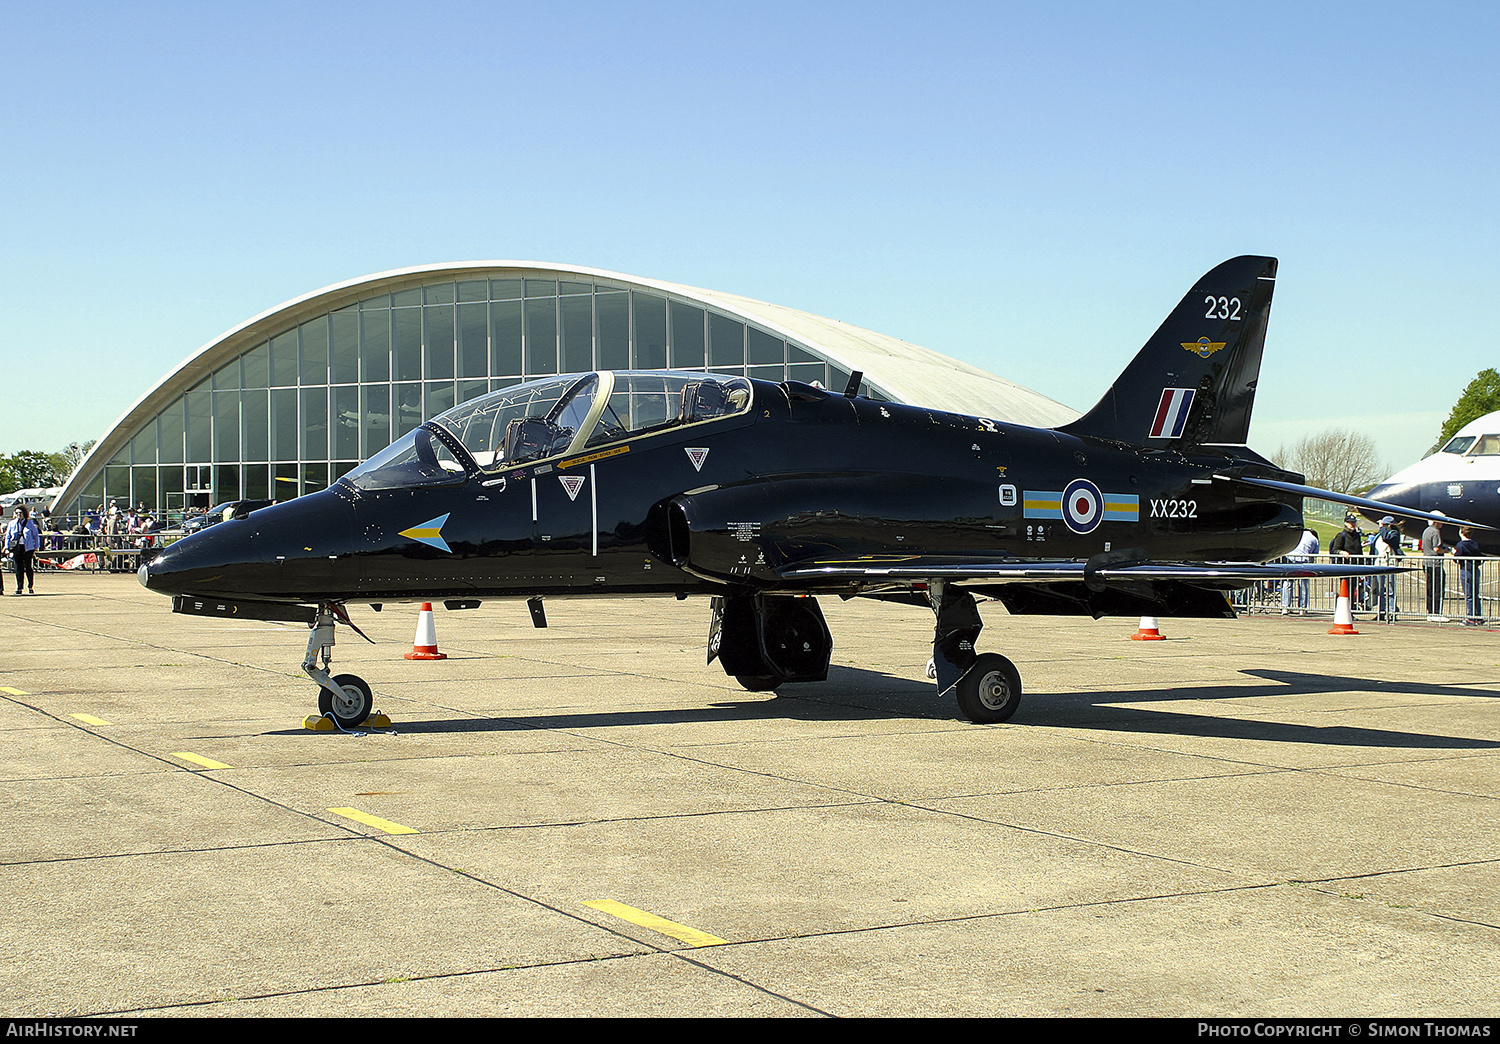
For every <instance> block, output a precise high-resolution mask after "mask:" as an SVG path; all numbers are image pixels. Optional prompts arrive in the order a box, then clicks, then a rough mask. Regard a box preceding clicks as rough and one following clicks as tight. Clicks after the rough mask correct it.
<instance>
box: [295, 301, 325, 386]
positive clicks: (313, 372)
mask: <svg viewBox="0 0 1500 1044" xmlns="http://www.w3.org/2000/svg"><path fill="white" fill-rule="evenodd" d="M299 329H300V330H301V332H302V368H301V370H300V371H299V373H298V380H299V383H301V384H327V383H328V317H327V316H326V315H320V316H318V318H316V319H312V320H310V321H308V322H305V323H303V324H302V325H301V327H299Z"/></svg>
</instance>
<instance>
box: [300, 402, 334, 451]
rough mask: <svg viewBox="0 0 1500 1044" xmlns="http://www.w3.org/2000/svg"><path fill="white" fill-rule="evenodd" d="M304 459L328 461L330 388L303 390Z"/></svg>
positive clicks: (302, 427)
mask: <svg viewBox="0 0 1500 1044" xmlns="http://www.w3.org/2000/svg"><path fill="white" fill-rule="evenodd" d="M301 432H302V440H301V441H302V459H303V460H327V459H328V388H327V387H326V386H324V387H322V388H304V389H302V426H301Z"/></svg>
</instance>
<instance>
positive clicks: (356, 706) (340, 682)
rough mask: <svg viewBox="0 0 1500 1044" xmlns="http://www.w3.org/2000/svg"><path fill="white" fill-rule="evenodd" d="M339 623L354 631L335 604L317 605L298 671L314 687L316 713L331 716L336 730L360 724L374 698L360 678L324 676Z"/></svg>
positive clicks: (371, 705)
mask: <svg viewBox="0 0 1500 1044" xmlns="http://www.w3.org/2000/svg"><path fill="white" fill-rule="evenodd" d="M340 621H342V622H343V623H346V624H348V625H349V626H350V627H354V623H353V621H351V620H350V619H349V614H348V613H346V612H344V608H343V606H341V605H339V604H338V603H337V602H323V603H321V604H319V606H318V615H317V618H316V619H315V620H314V621H313V622H312V625H311V627H312V633H311V634H309V635H308V638H307V655H306V656H304V657H303V659H302V670H303V671H305V672H306V673H307V676H308V677H309V678H311V679H312V680H313V681H315V682H317V683H318V690H319V691H318V711H319V713H321V714H326V715H329V716H331V717H332V718H333V720H334V721H335V722H336V723H337V724H338V726H339V727H340V728H344V729H352V728H354V727H355V726H356V725H361V724H363V723H364V721H365V719H366V718H368V717H369V716H370V712H371V711H372V710H374V708H375V694H374V693H373V692H372V691H371V690H370V686H369V685H368V684H366V683H365V680H364V679H363V678H360V677H357V676H356V675H353V674H338V675H330V674H329V673H328V667H329V664H330V662H331V661H332V660H333V643H334V637H333V630H334V625H335V624H336V623H339V622H340ZM354 631H355V633H356V634H359V636H360V637H361V638H365V640H366V641H368V640H369V639H368V638H367V637H366V636H365V635H364V634H363V633H362V632H361V631H360V630H359V628H358V627H354Z"/></svg>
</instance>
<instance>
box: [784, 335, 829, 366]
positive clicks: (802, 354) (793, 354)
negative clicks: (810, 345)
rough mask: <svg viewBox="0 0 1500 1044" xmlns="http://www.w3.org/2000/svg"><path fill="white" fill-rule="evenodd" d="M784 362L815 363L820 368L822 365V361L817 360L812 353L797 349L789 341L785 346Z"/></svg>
mask: <svg viewBox="0 0 1500 1044" xmlns="http://www.w3.org/2000/svg"><path fill="white" fill-rule="evenodd" d="M786 361H787V362H789V363H817V364H819V365H820V366H821V365H822V363H823V360H822V359H819V358H818V357H817V356H816V355H814V354H813V353H812V352H810V351H808V350H807V349H805V348H798V347H797V346H796V345H795V344H792V343H791V342H790V341H788V342H787V346H786Z"/></svg>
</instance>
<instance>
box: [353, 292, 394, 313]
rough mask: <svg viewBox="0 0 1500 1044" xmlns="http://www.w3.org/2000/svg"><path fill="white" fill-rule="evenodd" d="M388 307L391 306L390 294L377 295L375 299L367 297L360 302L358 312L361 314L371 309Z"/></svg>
mask: <svg viewBox="0 0 1500 1044" xmlns="http://www.w3.org/2000/svg"><path fill="white" fill-rule="evenodd" d="M390 306H391V295H390V294H378V295H376V296H375V297H367V298H365V299H364V300H363V301H361V302H360V303H359V310H360V311H361V312H364V311H368V310H369V309H371V308H389V307H390Z"/></svg>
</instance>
